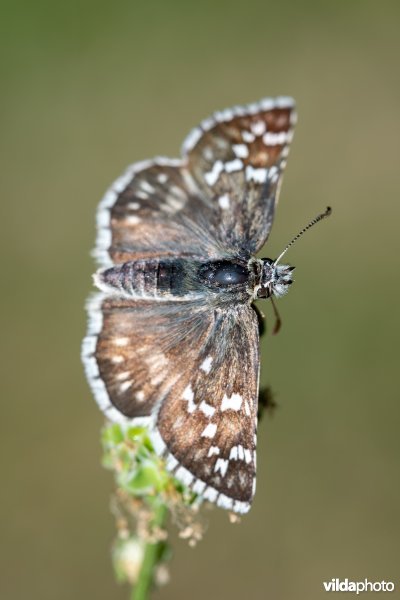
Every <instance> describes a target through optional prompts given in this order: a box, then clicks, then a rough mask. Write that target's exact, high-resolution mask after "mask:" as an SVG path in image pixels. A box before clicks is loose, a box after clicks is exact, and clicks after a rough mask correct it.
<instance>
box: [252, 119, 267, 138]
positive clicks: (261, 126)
mask: <svg viewBox="0 0 400 600" xmlns="http://www.w3.org/2000/svg"><path fill="white" fill-rule="evenodd" d="M266 128H267V126H266V124H265V122H264V121H255V123H252V124H251V125H250V129H251V131H252V132H253V133H254V135H257V136H259V135H262V134H263V133H265V130H266Z"/></svg>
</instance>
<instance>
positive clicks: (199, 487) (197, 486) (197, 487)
mask: <svg viewBox="0 0 400 600" xmlns="http://www.w3.org/2000/svg"><path fill="white" fill-rule="evenodd" d="M205 487H206V484H205V483H204V481H201V479H196V481H195V483H194V484H193V487H192V490H193V491H194V493H195V494H199V495H201V494H202V493H203V492H204V490H205Z"/></svg>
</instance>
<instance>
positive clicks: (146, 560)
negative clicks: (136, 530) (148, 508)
mask: <svg viewBox="0 0 400 600" xmlns="http://www.w3.org/2000/svg"><path fill="white" fill-rule="evenodd" d="M166 515H167V508H166V506H165V505H164V504H160V505H159V506H158V507H157V508H155V509H154V518H153V523H152V524H153V526H154V527H162V526H163V524H164V520H165V517H166ZM159 555H160V542H156V543H155V544H146V546H145V550H144V556H143V562H142V566H141V569H140V573H139V577H138V580H137V582H136V584H135V586H134V588H133V590H132V596H131V600H148V598H149V592H150V590H151V587H152V585H153V581H154V569H155V567H156V566H157V561H158V558H159Z"/></svg>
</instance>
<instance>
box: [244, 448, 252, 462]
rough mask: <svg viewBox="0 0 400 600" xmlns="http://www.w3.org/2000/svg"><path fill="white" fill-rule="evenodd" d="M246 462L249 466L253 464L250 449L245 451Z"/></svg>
mask: <svg viewBox="0 0 400 600" xmlns="http://www.w3.org/2000/svg"><path fill="white" fill-rule="evenodd" d="M244 460H245V461H246V463H247V464H249V463H251V452H250V450H249V449H248V448H245V449H244Z"/></svg>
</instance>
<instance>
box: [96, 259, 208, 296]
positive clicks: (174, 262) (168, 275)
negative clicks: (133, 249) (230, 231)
mask: <svg viewBox="0 0 400 600" xmlns="http://www.w3.org/2000/svg"><path fill="white" fill-rule="evenodd" d="M196 271H197V265H196V264H194V263H193V262H192V261H187V260H181V259H168V260H163V259H148V260H136V261H131V262H126V263H123V264H120V265H115V266H113V267H110V268H108V269H104V270H101V271H98V272H97V273H96V275H95V277H94V279H95V284H96V285H97V286H98V287H99V288H100V289H102V290H104V291H111V290H112V291H115V292H119V293H120V294H123V295H124V296H130V297H133V298H149V297H164V296H165V297H171V296H173V297H175V298H176V297H185V296H187V295H188V294H193V292H196V291H199V283H198V282H196V277H195V273H196Z"/></svg>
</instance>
